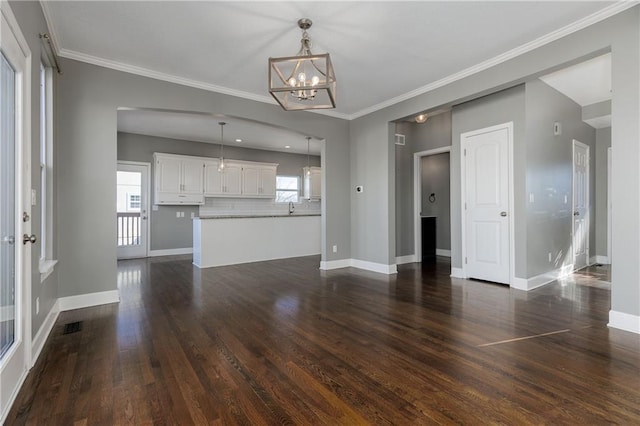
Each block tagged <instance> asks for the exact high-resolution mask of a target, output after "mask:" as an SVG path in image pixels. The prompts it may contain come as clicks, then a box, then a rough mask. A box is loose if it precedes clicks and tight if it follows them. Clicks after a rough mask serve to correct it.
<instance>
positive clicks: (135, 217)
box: [116, 163, 149, 259]
mask: <svg viewBox="0 0 640 426" xmlns="http://www.w3.org/2000/svg"><path fill="white" fill-rule="evenodd" d="M148 179H149V167H148V165H141V164H131V163H118V172H117V183H116V185H117V189H116V194H117V197H118V198H117V201H116V206H117V212H116V218H117V226H116V230H117V234H116V245H117V255H118V259H125V258H131V257H145V256H147V215H148V213H147V209H148V198H147V185H148Z"/></svg>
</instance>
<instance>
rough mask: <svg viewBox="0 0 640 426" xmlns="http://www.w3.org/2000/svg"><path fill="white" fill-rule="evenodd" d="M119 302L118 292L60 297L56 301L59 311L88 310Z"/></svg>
mask: <svg viewBox="0 0 640 426" xmlns="http://www.w3.org/2000/svg"><path fill="white" fill-rule="evenodd" d="M118 302H120V294H119V293H118V290H110V291H100V292H97V293H89V294H80V295H78V296H68V297H61V298H59V299H58V306H59V308H60V311H70V310H72V309H80V308H88V307H90V306H98V305H106V304H108V303H118Z"/></svg>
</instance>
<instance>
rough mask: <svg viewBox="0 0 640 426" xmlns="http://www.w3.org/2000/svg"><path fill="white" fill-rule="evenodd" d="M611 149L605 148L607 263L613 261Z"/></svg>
mask: <svg viewBox="0 0 640 426" xmlns="http://www.w3.org/2000/svg"><path fill="white" fill-rule="evenodd" d="M612 155H613V151H612V150H611V147H609V148H607V263H608V264H609V265H611V263H613V258H612V250H611V241H612V239H611V235H612V228H611V215H612V213H613V204H611V188H613V186H612V185H611V159H612Z"/></svg>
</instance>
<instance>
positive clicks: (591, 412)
mask: <svg viewBox="0 0 640 426" xmlns="http://www.w3.org/2000/svg"><path fill="white" fill-rule="evenodd" d="M318 263H319V258H318V257H316V256H314V257H305V258H297V259H288V260H280V261H272V262H261V263H253V264H247V265H239V266H228V267H220V268H210V269H203V270H199V269H197V268H195V267H194V266H192V264H191V260H190V258H186V257H173V258H151V259H140V260H127V261H120V262H119V264H118V281H119V287H120V292H121V293H120V295H121V299H122V301H121V302H120V303H119V304H112V305H105V306H100V307H95V308H87V309H80V310H76V311H69V312H64V313H62V314H61V315H60V317H59V319H58V322H57V324H56V326H55V328H54V329H53V331H52V334H51V336H50V337H49V340H48V341H47V343H46V346H45V349H44V351H43V353H42V355H41V358H40V359H39V361H38V362H37V364H36V366H35V367H34V369H33V370H32V372H31V373H30V375H29V377H28V379H27V382H26V384H25V386H24V387H23V389H22V390H21V392H20V394H19V395H18V398H17V401H16V403H15V405H14V407H13V409H12V411H11V413H10V415H9V418H8V420H7V424H10V425H13V424H42V425H45V424H46V425H58V424H61V425H71V424H76V425H103V424H105V425H111V424H118V425H120V424H135V425H141V424H152V423H153V424H167V425H168V424H171V425H174V424H175V425H188V424H197V425H203V424H245V425H275V424H301V425H304V424H329V425H337V424H347V425H354V424H451V423H459V424H471V425H482V424H552V425H560V424H585V425H593V424H623V425H631V424H640V338H639V336H638V335H635V334H632V333H628V332H624V331H620V330H616V329H610V328H607V326H606V323H607V319H608V311H609V297H610V295H609V293H610V291H609V288H608V283H606V282H602V277H603V276H604V277H606V276H607V274H606V269H605V270H604V271H605V273H604V275H603V273H602V270H598V269H597V268H591V269H587V270H584V271H581V272H580V273H579V274H574V276H573V277H572V278H571V279H568V280H565V281H563V282H562V283H553V284H550V285H547V286H545V287H542V288H539V289H536V290H533V291H531V292H523V291H518V290H510V289H509V288H508V287H506V286H501V285H496V284H490V283H485V282H477V281H465V280H459V279H451V278H449V270H450V265H449V263H448V262H446V261H443V260H442V259H440V260H439V261H438V263H437V264H434V265H430V266H425V267H424V268H423V267H421V266H420V264H416V265H405V266H402V267H400V272H399V273H398V274H397V276H396V275H392V276H388V277H387V276H384V275H380V274H375V273H369V272H366V271H361V270H357V269H352V268H346V269H341V270H335V271H327V272H323V271H320V270H318ZM594 283H595V284H594ZM76 321H81V324H80V328H81V329H80V330H79V331H77V332H75V333H69V334H63V331H64V326H65V324H68V323H72V322H76Z"/></svg>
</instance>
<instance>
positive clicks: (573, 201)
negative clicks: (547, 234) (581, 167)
mask: <svg viewBox="0 0 640 426" xmlns="http://www.w3.org/2000/svg"><path fill="white" fill-rule="evenodd" d="M576 145H580V146H582V147H583V148H585V149H586V151H587V167H586V170H587V172H586V174H587V176H586V179H585V180H586V183H587V191H586V201H585V205H586V211H587V213H586V215H585V216H586V218H585V221H586V226H585V227H584V229H585V233H586V241H585V245H586V247H585V251H586V255H585V256H586V261H585V264H586V265H585V266H581V267H580V269H582V268H584V267H586V266H589V265H590V264H591V263H590V257H589V256H590V252H591V244H589V239H590V238H591V229H590V228H591V197H590V193H591V170H590V169H591V147H590V146H589V145H587V144H586V143H583V142H580V141H579V140H577V139H572V143H571V262H572V263H573V270H574V271H577V269H576V250H575V247H574V246H573V242H574V241H575V240H576V239H575V228H576V227H575V224H574V219H573V218H574V216H573V215H574V213H575V210H574V209H575V205H576V191H575V189H576V186H575V180H576V160H575V158H576V157H575V156H576Z"/></svg>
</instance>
